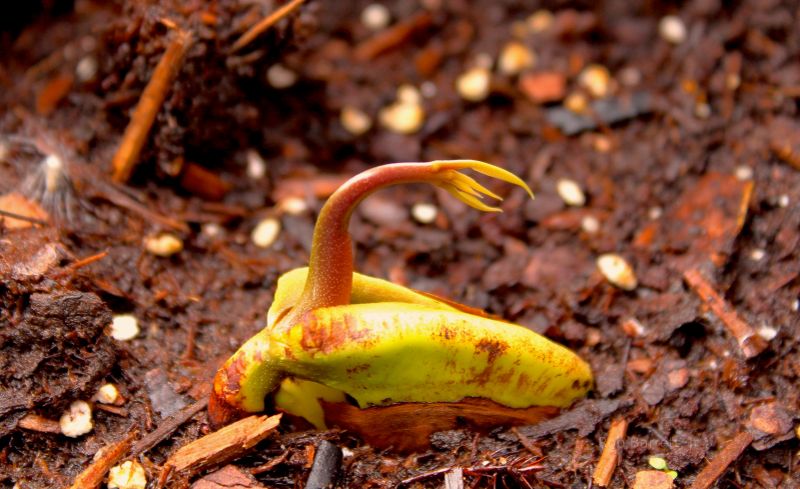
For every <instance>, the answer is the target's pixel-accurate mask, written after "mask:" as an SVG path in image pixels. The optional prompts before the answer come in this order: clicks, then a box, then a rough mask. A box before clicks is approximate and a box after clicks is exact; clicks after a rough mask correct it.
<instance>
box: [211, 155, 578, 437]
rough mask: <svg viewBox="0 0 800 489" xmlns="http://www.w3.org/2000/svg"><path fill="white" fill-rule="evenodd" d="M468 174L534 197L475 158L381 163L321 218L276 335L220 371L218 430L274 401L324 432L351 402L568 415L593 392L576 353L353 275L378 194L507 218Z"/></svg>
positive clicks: (271, 325) (280, 292)
mask: <svg viewBox="0 0 800 489" xmlns="http://www.w3.org/2000/svg"><path fill="white" fill-rule="evenodd" d="M465 169H470V170H474V171H476V172H479V173H482V174H484V175H487V176H490V177H493V178H497V179H500V180H504V181H506V182H509V183H512V184H514V185H518V186H520V187H522V188H524V189H525V190H526V191H527V192H528V193H529V194H530V195H531V197H533V194H532V193H531V191H530V189H529V188H528V186H527V185H526V184H525V183H524V182H523V181H522V180H521V179H519V178H518V177H517V176H515V175H514V174H512V173H509V172H508V171H506V170H503V169H501V168H498V167H496V166H492V165H489V164H487V163H482V162H479V161H472V160H455V161H433V162H429V163H397V164H391V165H385V166H380V167H377V168H373V169H371V170H368V171H365V172H363V173H361V174H359V175H357V176H355V177H354V178H352V179H350V180H349V181H348V182H346V183H345V184H344V185H343V186H342V187H341V188H339V189H338V190H337V191H336V192H335V193H334V194H333V195H332V196H331V197H330V199H329V200H328V202H327V203H326V204H325V206H324V207H323V208H322V211H321V212H320V215H319V219H318V220H317V225H316V228H315V230H314V237H313V242H312V248H311V257H310V264H309V267H308V268H300V269H295V270H292V271H290V272H288V273H286V274H284V275H283V276H282V277H280V278H279V280H278V287H277V290H276V292H275V301H274V302H273V304H272V306H271V307H270V309H269V311H268V313H267V326H266V328H264V329H263V330H262V331H261V332H259V333H258V334H257V335H256V336H254V337H253V338H251V339H250V340H248V341H247V342H246V343H245V344H244V345H243V346H242V347H241V348H240V349H239V351H237V352H236V353H235V354H234V355H233V356H232V357H231V358H230V359H229V360H228V361H227V362H226V363H225V364H224V365H223V366H222V368H221V369H220V370H219V371H218V372H217V375H216V378H215V380H214V388H213V393H212V395H211V401H210V405H209V417H210V419H211V421H212V423H213V424H214V425H216V426H219V425H222V424H225V423H227V422H229V421H231V420H233V419H235V418H237V417H240V416H243V415H245V414H247V413H253V412H259V411H262V410H264V406H265V403H264V400H265V397H266V396H267V395H270V394H272V395H273V401H274V404H275V405H276V407H278V408H279V409H282V410H284V411H287V412H289V413H292V414H296V415H298V416H302V417H304V418H306V419H307V420H308V421H310V422H311V423H313V424H314V425H315V426H317V427H319V428H322V427H324V426H325V424H326V418H327V412H326V410H325V406H328V405H329V403H343V402H344V401H345V398H346V397H347V398H349V399H351V400H354V401H355V403H356V405H357V406H358V409H361V410H367V409H369V408H371V407H376V406H393V405H397V404H398V403H438V404H436V405H437V406H439V407H441V403H460V402H466V403H469V402H472V401H475V402H484V401H486V402H488V403H494V404H496V405H498V406H500V407H502V408H506V409H508V408H510V410H511V411H516V410H522V409H523V408H530V407H531V406H549V407H566V406H569V405H570V404H572V402H573V401H575V400H576V399H578V398H580V397H582V396H583V395H585V394H586V392H587V391H588V389H589V388H590V387H591V385H592V374H591V371H590V369H589V366H588V365H587V364H586V363H585V362H584V361H583V360H581V359H580V358H579V357H578V356H577V355H575V354H574V353H572V352H571V351H569V350H568V349H566V348H565V347H563V346H561V345H558V344H556V343H553V342H551V341H550V340H548V339H546V338H544V337H543V336H540V335H538V334H536V333H534V332H532V331H530V330H528V329H526V328H524V327H522V326H518V325H515V324H512V323H509V322H505V321H502V320H499V319H494V318H491V317H489V316H488V315H487V314H486V313H484V312H483V311H480V310H476V309H473V308H470V307H468V306H465V305H462V304H458V303H455V302H453V301H450V300H447V299H442V298H439V297H434V296H432V295H430V294H427V293H423V292H419V291H416V290H413V289H409V288H406V287H403V286H400V285H396V284H393V283H391V282H387V281H385V280H381V279H378V278H373V277H369V276H366V275H361V274H358V273H354V271H353V252H352V242H351V239H350V235H349V233H348V230H347V226H348V222H349V219H350V215H351V214H352V212H353V210H354V209H355V207H356V206H357V205H358V204H359V203H360V202H361V201H362V200H363V199H364V198H366V197H367V196H368V195H370V194H371V193H373V192H374V191H376V190H378V189H381V188H384V187H387V186H389V185H394V184H401V183H412V182H424V183H431V184H433V185H436V186H438V187H440V188H443V189H445V190H447V191H448V192H450V193H451V194H452V195H454V196H455V197H456V198H458V199H459V200H461V201H462V202H465V203H466V204H468V205H470V206H472V207H474V208H476V209H479V210H482V211H486V212H500V209H499V208H497V207H493V206H490V205H487V204H486V203H484V202H483V201H482V198H483V197H484V196H489V197H492V198H494V199H500V197H499V196H497V195H495V194H494V193H493V192H491V191H490V190H489V189H487V188H485V187H483V186H482V185H480V184H479V183H478V182H476V181H475V180H474V179H472V178H470V177H468V176H467V175H465V174H463V173H461V172H460V170H465ZM471 400H472V401H471ZM433 405H434V404H430V405H428V406H433ZM424 409H425V408H424Z"/></svg>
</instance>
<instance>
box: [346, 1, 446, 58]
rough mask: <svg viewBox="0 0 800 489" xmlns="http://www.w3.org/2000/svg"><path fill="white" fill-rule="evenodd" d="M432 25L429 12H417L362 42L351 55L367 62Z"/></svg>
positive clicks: (431, 17)
mask: <svg viewBox="0 0 800 489" xmlns="http://www.w3.org/2000/svg"><path fill="white" fill-rule="evenodd" d="M432 23H433V16H432V15H431V13H430V12H427V11H423V12H419V13H417V14H414V15H413V16H411V17H409V18H408V19H405V20H403V21H400V22H398V23H397V24H395V25H393V26H392V27H390V28H388V29H386V30H384V31H382V32H379V33H378V34H376V35H374V36H373V37H371V38H369V39H367V40H366V41H364V42H362V43H361V44H359V45H358V46H356V49H355V51H354V53H353V54H354V56H355V58H356V59H357V60H358V61H369V60H371V59H374V58H376V57H377V56H379V55H381V54H383V53H385V52H386V51H389V50H391V49H394V48H396V47H398V46H400V45H401V44H403V43H404V42H406V41H407V40H408V39H409V38H411V36H412V35H413V34H414V33H416V32H418V31H421V30H423V29H426V28H428V27H429V26H430V25H431V24H432Z"/></svg>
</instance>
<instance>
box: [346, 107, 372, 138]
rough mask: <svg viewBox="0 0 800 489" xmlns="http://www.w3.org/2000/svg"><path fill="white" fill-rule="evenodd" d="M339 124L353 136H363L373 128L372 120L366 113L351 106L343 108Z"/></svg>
mask: <svg viewBox="0 0 800 489" xmlns="http://www.w3.org/2000/svg"><path fill="white" fill-rule="evenodd" d="M339 122H340V123H341V124H342V127H344V128H345V130H346V131H347V132H349V133H350V134H352V135H353V136H361V135H362V134H364V133H365V132H367V131H369V130H370V128H372V118H370V116H369V115H367V113H366V112H364V111H362V110H360V109H357V108H355V107H352V106H350V105H346V106H344V107H343V108H342V112H341V113H340V114H339Z"/></svg>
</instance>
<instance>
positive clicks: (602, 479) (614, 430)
mask: <svg viewBox="0 0 800 489" xmlns="http://www.w3.org/2000/svg"><path fill="white" fill-rule="evenodd" d="M627 430H628V420H627V419H625V418H616V419H614V420H613V421H611V427H610V428H609V429H608V438H606V444H605V446H603V453H601V454H600V460H598V461H597V467H595V469H594V475H593V476H592V481H593V482H594V483H595V484H596V485H598V486H600V487H606V486H607V485H608V484H609V483H610V482H611V477H612V476H613V475H614V469H616V468H617V461H618V460H619V447H618V442H620V441H622V440H624V439H625V432H626V431H627Z"/></svg>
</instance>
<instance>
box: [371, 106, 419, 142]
mask: <svg viewBox="0 0 800 489" xmlns="http://www.w3.org/2000/svg"><path fill="white" fill-rule="evenodd" d="M378 120H379V121H380V123H381V125H382V126H383V127H385V128H386V129H388V130H390V131H392V132H396V133H398V134H414V133H415V132H417V131H419V130H420V129H421V128H422V124H423V123H424V122H425V111H424V110H423V109H422V106H421V105H419V104H407V103H403V102H395V103H393V104H392V105H389V106H386V107H384V108H382V109H381V111H380V113H379V114H378Z"/></svg>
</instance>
